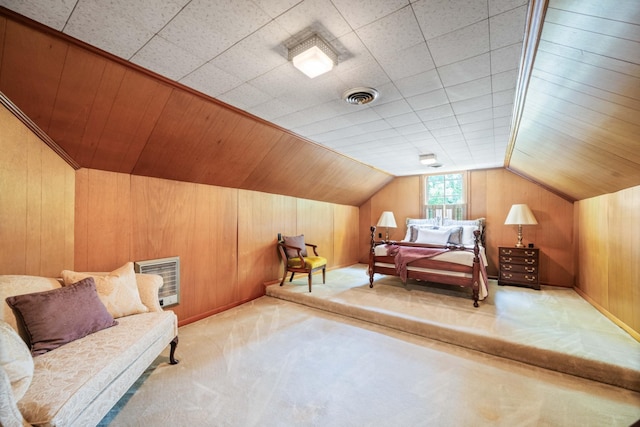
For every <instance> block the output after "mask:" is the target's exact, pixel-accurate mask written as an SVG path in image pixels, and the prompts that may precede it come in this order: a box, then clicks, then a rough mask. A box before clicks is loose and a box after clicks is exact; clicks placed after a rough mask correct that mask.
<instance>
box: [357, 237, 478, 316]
mask: <svg viewBox="0 0 640 427" xmlns="http://www.w3.org/2000/svg"><path fill="white" fill-rule="evenodd" d="M375 231H376V227H374V226H372V227H371V248H370V251H369V287H370V288H373V275H374V274H375V273H379V274H386V275H389V276H398V272H397V271H396V269H395V267H384V266H379V265H376V263H378V262H379V263H386V264H391V265H394V266H395V260H394V256H376V255H375V247H376V246H378V245H384V244H387V243H390V242H384V241H375ZM482 234H484V233H482ZM473 235H474V241H475V243H474V247H473V254H474V257H473V266H466V265H461V264H455V263H449V262H445V261H438V260H434V259H431V258H421V259H418V260H415V261H412V262H410V263H408V264H407V266H408V267H419V268H428V269H431V270H444V271H451V272H459V273H467V274H471V277H470V278H468V277H459V276H449V275H445V274H439V273H437V272H433V271H432V272H426V271H415V270H411V269H409V268H408V269H407V278H408V279H417V280H423V281H425V282H432V283H442V284H447V285H453V286H461V287H465V288H471V290H472V292H473V306H474V307H478V298H479V289H480V257H479V254H480V246H479V243H480V241H481V232H480V231H479V230H475V231H474V232H473ZM393 244H396V245H398V246H409V247H433V246H430V245H423V244H420V243H411V242H393Z"/></svg>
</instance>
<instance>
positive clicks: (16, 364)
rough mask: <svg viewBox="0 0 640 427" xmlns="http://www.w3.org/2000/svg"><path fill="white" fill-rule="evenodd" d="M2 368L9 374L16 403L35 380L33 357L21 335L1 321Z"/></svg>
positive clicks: (0, 360) (0, 352)
mask: <svg viewBox="0 0 640 427" xmlns="http://www.w3.org/2000/svg"><path fill="white" fill-rule="evenodd" d="M0 366H2V369H4V371H5V372H6V373H7V376H8V377H9V382H10V383H11V391H12V392H13V396H14V398H15V400H16V402H17V401H18V400H20V399H22V396H24V394H25V393H26V392H27V389H28V388H29V385H30V384H31V380H32V379H33V357H31V352H30V351H29V348H28V347H27V345H26V344H25V342H24V341H22V338H20V335H18V333H17V332H16V331H14V330H13V328H12V327H11V326H9V324H8V323H7V322H3V321H2V320H0Z"/></svg>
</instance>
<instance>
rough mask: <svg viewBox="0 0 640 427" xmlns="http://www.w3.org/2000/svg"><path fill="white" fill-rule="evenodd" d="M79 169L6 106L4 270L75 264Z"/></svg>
mask: <svg viewBox="0 0 640 427" xmlns="http://www.w3.org/2000/svg"><path fill="white" fill-rule="evenodd" d="M74 186H75V171H74V170H73V168H72V167H71V166H69V164H67V163H66V162H65V161H64V160H62V159H61V158H60V157H59V156H58V154H56V153H55V152H54V151H53V150H51V149H50V148H49V147H48V146H47V145H46V144H44V143H43V142H42V141H41V140H40V139H39V138H38V137H37V136H36V135H34V134H33V133H32V132H31V130H30V129H28V128H27V126H25V125H24V124H23V123H22V122H21V121H20V120H18V119H17V118H16V117H15V116H14V115H13V113H11V112H9V110H7V109H6V108H5V107H4V106H0V242H2V250H1V251H0V254H1V255H0V274H28V275H42V276H53V277H57V276H58V275H59V274H60V272H61V271H62V270H64V269H65V268H73V265H74V259H73V255H74V251H73V245H74V235H73V227H74V200H75V199H74Z"/></svg>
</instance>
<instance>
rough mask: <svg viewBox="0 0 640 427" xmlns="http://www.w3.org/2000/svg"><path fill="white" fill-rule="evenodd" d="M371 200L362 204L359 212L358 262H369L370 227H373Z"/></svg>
mask: <svg viewBox="0 0 640 427" xmlns="http://www.w3.org/2000/svg"><path fill="white" fill-rule="evenodd" d="M371 200H372V199H369V200H367V201H366V202H364V203H363V204H362V205H360V208H359V212H358V216H359V219H358V234H359V237H358V262H361V263H364V264H368V263H369V250H370V247H371V238H370V231H369V227H371V226H372V225H374V224H372V223H371V218H372V215H371V205H372V203H371Z"/></svg>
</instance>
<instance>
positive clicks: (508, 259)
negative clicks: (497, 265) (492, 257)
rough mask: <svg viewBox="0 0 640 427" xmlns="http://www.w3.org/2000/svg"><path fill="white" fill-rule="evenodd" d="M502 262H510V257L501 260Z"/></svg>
mask: <svg viewBox="0 0 640 427" xmlns="http://www.w3.org/2000/svg"><path fill="white" fill-rule="evenodd" d="M502 260H503V261H504V262H511V257H509V258H502Z"/></svg>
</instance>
